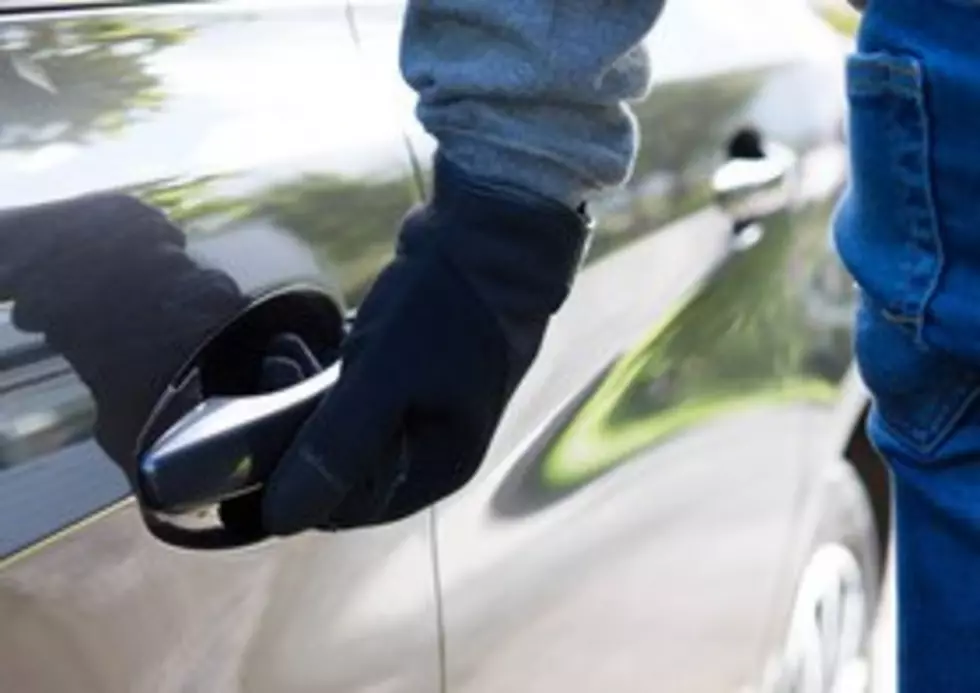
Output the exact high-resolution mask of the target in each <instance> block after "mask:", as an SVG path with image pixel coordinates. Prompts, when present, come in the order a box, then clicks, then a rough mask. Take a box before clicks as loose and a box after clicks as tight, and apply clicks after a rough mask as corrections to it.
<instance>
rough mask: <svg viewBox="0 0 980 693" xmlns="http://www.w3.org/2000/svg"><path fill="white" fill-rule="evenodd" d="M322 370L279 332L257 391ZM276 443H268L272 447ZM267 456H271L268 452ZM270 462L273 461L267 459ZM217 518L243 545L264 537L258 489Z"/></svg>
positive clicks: (302, 346)
mask: <svg viewBox="0 0 980 693" xmlns="http://www.w3.org/2000/svg"><path fill="white" fill-rule="evenodd" d="M322 370H323V365H322V364H321V362H320V360H319V359H318V358H317V356H316V355H314V354H313V352H312V351H311V350H310V348H309V347H308V346H307V344H306V342H304V341H303V340H302V338H301V337H299V336H298V335H296V334H293V333H281V334H278V335H275V336H274V337H273V338H272V339H271V340H270V342H269V344H268V347H267V349H266V355H265V357H264V358H263V359H262V363H261V366H260V369H259V371H260V372H259V378H258V387H257V389H256V390H257V392H258V393H262V392H275V391H276V390H282V389H285V388H287V387H289V386H291V385H295V384H297V383H299V382H302V381H303V380H306V379H307V378H312V377H313V376H314V375H316V374H317V373H319V372H320V371H322ZM275 442H276V441H270V444H274V443H275ZM270 454H275V453H274V452H273V451H270ZM268 459H273V458H271V457H270V458H268ZM219 516H220V518H221V523H222V524H223V525H224V527H225V529H226V530H228V531H229V532H231V533H232V534H233V535H235V536H236V537H237V538H238V539H240V540H242V541H243V542H244V543H248V542H249V541H255V540H258V539H262V538H264V537H266V536H267V535H268V532H266V531H265V528H264V527H263V526H262V490H261V489H259V490H257V491H253V492H251V493H248V494H245V495H243V496H238V497H236V498H232V499H230V500H227V501H224V502H223V503H221V505H220V507H219Z"/></svg>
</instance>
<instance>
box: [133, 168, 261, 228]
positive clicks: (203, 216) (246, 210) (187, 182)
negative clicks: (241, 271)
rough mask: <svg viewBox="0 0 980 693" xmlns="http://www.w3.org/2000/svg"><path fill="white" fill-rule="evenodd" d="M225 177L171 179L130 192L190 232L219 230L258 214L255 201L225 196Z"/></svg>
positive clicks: (136, 187)
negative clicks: (219, 189)
mask: <svg viewBox="0 0 980 693" xmlns="http://www.w3.org/2000/svg"><path fill="white" fill-rule="evenodd" d="M224 178H225V177H224V176H221V175H210V176H198V177H197V178H187V179H182V178H171V179H166V180H159V181H154V182H152V183H145V184H142V185H138V186H135V187H132V188H129V189H127V191H126V192H128V193H131V194H133V195H136V196H138V197H140V198H141V199H143V200H144V201H145V202H147V203H148V204H151V205H153V206H154V207H157V208H159V209H160V210H162V211H163V212H164V213H165V214H166V215H167V217H168V218H169V219H170V220H171V221H173V222H174V223H175V224H177V225H179V226H182V227H183V228H184V229H185V230H186V231H188V232H193V231H200V230H205V229H215V228H220V227H221V226H223V225H225V224H228V223H230V222H233V221H236V220H239V219H243V218H245V217H247V216H248V215H249V214H251V213H252V212H253V211H254V201H253V200H252V199H251V198H250V197H243V196H241V195H224V194H221V193H219V192H218V191H217V189H216V188H217V186H218V185H219V184H220V183H221V182H222V181H223V180H224Z"/></svg>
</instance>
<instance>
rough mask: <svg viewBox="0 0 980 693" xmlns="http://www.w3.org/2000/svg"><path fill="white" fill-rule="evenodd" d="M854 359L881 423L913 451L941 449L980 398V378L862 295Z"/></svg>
mask: <svg viewBox="0 0 980 693" xmlns="http://www.w3.org/2000/svg"><path fill="white" fill-rule="evenodd" d="M855 357H856V359H857V362H858V367H859V369H860V372H861V377H862V379H863V380H864V382H865V384H866V385H867V387H868V389H869V390H870V391H871V393H872V396H873V399H874V407H875V414H876V418H877V421H878V422H879V423H880V424H881V425H883V426H885V427H886V428H887V429H888V432H889V433H890V434H891V435H892V436H893V437H894V438H896V439H897V440H899V441H901V442H902V443H903V444H904V445H906V446H908V447H909V448H910V449H911V450H912V451H914V452H916V453H919V454H920V455H927V456H928V453H931V452H933V451H935V450H936V448H937V447H939V446H940V445H941V444H942V443H943V442H944V441H946V439H947V438H948V437H949V435H950V434H951V433H952V432H953V431H955V429H956V427H957V425H958V424H959V423H960V422H961V421H963V417H964V415H965V414H966V412H967V410H968V408H969V407H970V405H971V404H972V403H973V401H974V400H975V399H976V397H977V395H978V394H980V374H978V372H977V371H976V370H975V369H973V368H971V367H969V366H966V365H964V364H962V363H960V362H959V361H957V360H956V359H954V358H952V357H949V356H947V355H946V354H943V353H940V352H938V351H935V350H933V349H931V348H930V347H928V346H925V345H923V344H922V343H921V342H918V341H917V340H916V339H915V325H914V323H913V322H910V321H908V320H907V319H904V318H902V317H901V316H897V315H895V314H893V313H891V312H889V311H888V310H887V309H886V308H884V307H882V306H881V305H880V304H877V303H876V302H875V301H874V300H873V299H871V298H869V297H868V296H866V295H865V296H862V300H861V305H860V307H859V309H858V316H857V323H856V331H855Z"/></svg>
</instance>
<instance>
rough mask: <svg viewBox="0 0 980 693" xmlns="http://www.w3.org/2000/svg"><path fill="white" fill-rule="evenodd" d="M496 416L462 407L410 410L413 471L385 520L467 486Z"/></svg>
mask: <svg viewBox="0 0 980 693" xmlns="http://www.w3.org/2000/svg"><path fill="white" fill-rule="evenodd" d="M496 420H497V419H496V416H488V415H482V416H473V415H472V414H467V413H465V412H464V411H462V410H460V409H455V410H444V411H441V412H435V411H429V412H413V413H411V414H410V415H409V416H407V417H406V422H407V423H406V429H407V431H408V434H407V436H406V452H405V454H406V456H407V458H408V459H407V462H406V465H405V466H406V468H407V474H406V475H405V479H404V480H403V481H402V483H401V484H399V485H398V487H397V489H396V491H395V493H394V494H393V497H392V498H391V500H390V501H389V503H388V504H387V508H386V509H385V512H384V520H385V521H387V522H391V521H394V520H398V519H401V518H403V517H407V516H408V515H412V514H414V513H416V512H418V511H419V510H422V509H423V508H425V507H428V506H429V505H432V504H433V503H435V502H437V501H439V500H442V499H443V498H445V497H447V496H449V495H450V494H452V493H454V492H455V491H457V490H459V489H460V488H461V487H463V486H464V485H465V484H466V483H467V482H468V481H469V480H470V479H471V478H472V477H473V475H474V474H475V473H476V471H477V469H479V467H480V464H481V463H482V461H483V456H484V455H485V454H486V451H487V446H488V445H489V443H490V439H491V437H492V436H493V431H494V426H493V424H494V423H495V422H496Z"/></svg>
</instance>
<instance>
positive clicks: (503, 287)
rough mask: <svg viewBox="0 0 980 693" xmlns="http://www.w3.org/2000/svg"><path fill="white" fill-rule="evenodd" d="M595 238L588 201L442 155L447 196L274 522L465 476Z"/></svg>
mask: <svg viewBox="0 0 980 693" xmlns="http://www.w3.org/2000/svg"><path fill="white" fill-rule="evenodd" d="M587 238H588V231H587V228H586V223H585V219H584V217H583V216H582V215H580V214H577V213H576V212H573V211H572V210H570V209H567V208H565V207H564V206H561V205H558V204H557V203H554V202H551V201H549V200H545V199H541V198H537V197H535V196H534V195H532V194H529V193H525V192H517V191H513V190H506V189H501V188H500V187H497V186H494V185H490V184H488V183H486V182H482V181H479V180H476V179H474V178H472V177H470V176H468V175H467V174H465V173H463V172H462V171H461V170H459V169H458V168H457V167H455V166H453V165H452V164H450V163H448V162H447V161H445V160H439V161H437V164H436V171H435V186H434V197H433V199H432V200H431V202H430V203H429V204H428V205H427V206H425V207H422V208H420V209H418V210H416V211H414V212H413V213H411V214H410V215H409V216H408V217H407V218H406V220H405V221H404V224H403V228H402V231H401V235H400V239H399V245H398V248H397V254H396V257H395V259H394V261H393V262H392V263H391V264H390V265H389V266H388V267H387V268H386V269H385V270H384V272H383V273H382V274H381V276H380V277H379V278H378V280H377V282H376V283H375V285H374V286H373V287H372V289H371V291H370V293H369V295H368V296H367V298H366V299H365V301H364V303H363V305H362V306H361V307H360V310H359V312H358V315H357V319H356V321H355V323H354V326H353V329H352V331H351V334H350V335H349V337H348V339H347V340H346V342H345V345H344V348H343V355H342V358H343V370H342V375H341V378H340V380H339V382H338V384H337V386H336V387H335V388H334V390H333V392H332V393H331V394H330V395H329V396H328V397H326V398H325V399H324V401H323V402H322V403H321V404H320V406H319V407H318V409H317V410H316V411H315V413H314V414H313V415H312V416H311V417H310V419H309V420H308V421H307V423H306V424H305V425H304V426H303V428H302V429H301V431H300V433H299V435H298V436H297V437H296V439H295V441H294V442H293V444H292V446H291V447H290V449H289V450H288V451H287V453H286V454H285V456H284V458H283V459H282V461H281V462H280V464H279V465H278V466H277V468H276V469H275V471H274V472H273V475H272V477H271V478H270V480H269V482H268V483H267V485H266V487H265V491H264V494H263V507H262V513H263V524H264V527H265V529H266V530H267V531H269V532H271V533H273V534H279V535H287V534H292V533H295V532H298V531H302V530H304V529H308V528H311V527H322V528H333V527H351V526H362V525H367V524H372V523H378V522H386V521H391V520H395V519H398V518H401V517H404V516H406V515H409V514H411V513H414V512H415V511H417V510H419V509H421V508H424V507H426V506H427V505H429V504H431V503H434V502H435V501H437V500H439V499H441V498H443V497H445V496H447V495H448V494H450V493H452V492H453V491H455V490H456V489H458V488H460V487H461V486H462V485H463V484H465V483H466V482H467V481H468V480H469V479H470V478H471V477H472V476H473V474H474V473H475V472H476V470H477V469H478V467H479V465H480V463H481V461H482V459H483V456H484V454H485V452H486V450H487V447H488V445H489V443H490V440H491V438H492V436H493V434H494V431H495V430H496V428H497V425H498V422H499V420H500V418H501V416H502V414H503V412H504V408H505V406H506V405H507V403H508V401H509V400H510V398H511V395H512V394H513V392H514V390H515V389H516V388H517V386H518V384H519V383H520V381H521V379H522V378H523V377H524V375H525V373H526V372H527V370H528V368H529V367H530V365H531V363H532V361H533V360H534V358H535V356H536V354H537V351H538V348H539V346H540V343H541V341H542V338H543V336H544V333H545V330H546V327H547V325H548V322H549V319H550V317H551V315H552V314H553V313H554V312H555V311H556V310H557V309H558V308H559V306H561V304H562V303H563V301H564V300H565V298H566V296H567V294H568V291H569V288H570V285H571V282H572V279H573V276H574V274H575V272H576V271H577V269H578V267H579V265H580V262H581V258H582V255H583V252H584V248H585V244H586V241H587Z"/></svg>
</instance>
